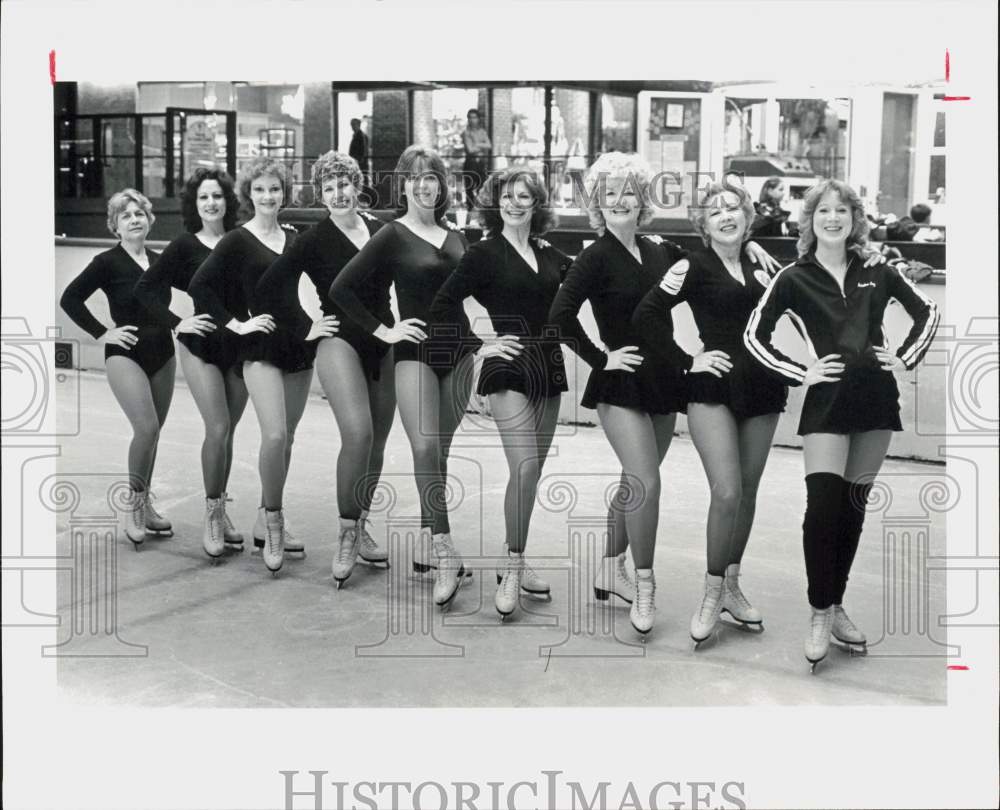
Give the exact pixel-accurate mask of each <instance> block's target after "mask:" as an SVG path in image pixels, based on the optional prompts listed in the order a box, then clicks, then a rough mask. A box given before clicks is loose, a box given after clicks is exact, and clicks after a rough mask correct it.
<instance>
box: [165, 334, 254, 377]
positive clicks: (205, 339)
mask: <svg viewBox="0 0 1000 810" xmlns="http://www.w3.org/2000/svg"><path fill="white" fill-rule="evenodd" d="M177 340H178V341H179V342H180V343H182V344H183V345H184V348H186V349H187V350H188V351H189V352H191V354H193V355H194V356H195V357H197V358H198V359H199V360H201V361H202V362H204V363H211V364H212V365H213V366H218V368H219V369H220V370H221V371H222V373H223V374H225V373H226V372H227V371H229V369H231V368H232V367H233V366H236V368H237V371H238V372H240V373H242V370H241V368H240V366H239V365H238V363H237V360H238V359H239V350H240V336H239V335H237V334H236V333H235V332H233V331H232V330H231V329H227V328H226V327H224V326H223V327H221V328H219V327H216V329H215V331H214V332H212V333H211V334H208V335H192V334H188V333H182V334H180V335H178V336H177Z"/></svg>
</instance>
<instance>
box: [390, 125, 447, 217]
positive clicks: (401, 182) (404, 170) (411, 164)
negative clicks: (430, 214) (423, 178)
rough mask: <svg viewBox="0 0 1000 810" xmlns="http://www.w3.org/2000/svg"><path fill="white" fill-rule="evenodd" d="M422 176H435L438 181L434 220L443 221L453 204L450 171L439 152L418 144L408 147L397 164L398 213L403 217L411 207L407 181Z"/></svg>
mask: <svg viewBox="0 0 1000 810" xmlns="http://www.w3.org/2000/svg"><path fill="white" fill-rule="evenodd" d="M422 174H433V175H434V176H435V177H436V178H437V179H438V184H439V186H440V188H439V190H438V198H437V201H436V202H435V204H434V219H436V220H438V221H441V220H442V219H444V215H445V214H447V213H448V207H449V205H450V203H451V193H450V192H449V190H448V171H447V169H445V166H444V161H443V160H441V157H440V155H438V153H437V152H435V151H434V150H433V149H426V148H424V147H423V146H418V145H417V144H413V145H412V146H407V147H406V149H404V150H403V154H401V155H400V156H399V161H398V162H397V163H396V169H395V172H394V175H395V183H396V188H395V192H396V199H397V200H398V201H399V204H398V205H397V206H396V213H397V214H398V215H399V216H402V215H403V214H405V213H406V211H407V209H408V207H409V204H408V202H407V199H406V191H405V184H406V181H407V180H409V179H411V178H415V177H419V176H420V175H422Z"/></svg>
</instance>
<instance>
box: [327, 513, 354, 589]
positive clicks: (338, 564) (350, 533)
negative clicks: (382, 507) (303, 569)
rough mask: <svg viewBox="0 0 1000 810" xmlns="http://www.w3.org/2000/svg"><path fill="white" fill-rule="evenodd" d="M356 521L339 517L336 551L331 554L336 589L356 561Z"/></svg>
mask: <svg viewBox="0 0 1000 810" xmlns="http://www.w3.org/2000/svg"><path fill="white" fill-rule="evenodd" d="M358 525H359V523H358V521H356V520H345V519H344V518H341V519H340V538H339V539H338V540H337V551H336V553H335V554H334V555H333V565H332V566H331V567H332V570H333V578H334V580H335V581H336V583H337V590H338V591H339V590H340V589H341V587H343V585H344V583H345V582H346V581H347V579H348V578H349V577H350V576H351V572H352V571H353V570H354V564H355V563H356V562H357V561H358V541H359V537H358Z"/></svg>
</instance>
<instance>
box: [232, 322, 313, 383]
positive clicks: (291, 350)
mask: <svg viewBox="0 0 1000 810" xmlns="http://www.w3.org/2000/svg"><path fill="white" fill-rule="evenodd" d="M315 358H316V341H315V340H299V339H298V338H297V337H295V335H293V334H292V333H291V332H290V331H289V330H287V329H278V330H277V331H276V332H273V333H271V334H266V333H264V332H253V333H251V334H249V335H243V336H242V340H241V341H240V344H239V359H240V361H241V362H244V363H250V362H254V361H262V362H264V363H270V364H271V365H272V366H276V367H277V368H280V369H281V370H282V371H283V372H285V373H286V374H294V373H296V372H299V371H307V370H308V369H311V368H312V367H313V360H315Z"/></svg>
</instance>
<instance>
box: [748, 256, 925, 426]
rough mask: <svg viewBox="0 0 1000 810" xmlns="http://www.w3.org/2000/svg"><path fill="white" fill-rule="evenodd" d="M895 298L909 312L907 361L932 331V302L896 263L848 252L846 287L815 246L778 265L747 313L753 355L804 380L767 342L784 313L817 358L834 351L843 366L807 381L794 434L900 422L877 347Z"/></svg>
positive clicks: (786, 376) (883, 342) (791, 378)
mask: <svg viewBox="0 0 1000 810" xmlns="http://www.w3.org/2000/svg"><path fill="white" fill-rule="evenodd" d="M893 298H895V299H896V300H897V301H899V303H901V304H902V305H903V307H904V308H905V309H906V312H907V313H908V314H909V316H910V317H911V318H913V327H912V328H911V329H910V333H909V334H908V335H907V337H906V340H904V341H903V345H902V346H900V347H899V349H898V350H897V351H896V356H897V357H899V358H900V359H902V361H903V363H904V365H905V366H906V368H908V369H912V368H914V367H915V366H916V365H917V363H919V362H920V360H921V358H922V357H923V356H924V353H925V352H926V351H927V348H928V346H930V344H931V341H932V340H933V339H934V334H935V332H936V331H937V326H938V320H939V317H940V316H939V314H938V309H937V305H936V304H935V303H934V302H933V301H932V300H931V299H930V298H928V297H927V296H925V295H924V294H923V293H921V292H920V290H918V289H917V288H916V287H915V286H914V285H913V284H911V283H910V281H909V280H908V279H907V278H906V277H905V276H903V275H902V274H901V273H899V272H898V271H897V270H896V269H895V268H893V267H890V266H889V265H887V264H879V265H876V266H874V267H864V259H863V258H862V257H860V256H858V255H857V254H856V253H850V254H849V257H848V263H847V274H846V276H845V278H844V289H843V292H841V289H840V286H839V285H838V284H837V281H836V280H835V279H834V278H833V276H832V275H831V274H830V273H829V271H827V270H826V269H825V268H824V267H823V265H821V264H820V263H819V262H818V261H817V260H816V257H815V254H809V255H807V256H804V257H802V258H800V259H799V260H798V261H797V262H795V264H792V265H789V266H788V267H786V268H785V269H784V270H782V271H781V272H779V273H778V274H777V275H776V276H775V277H774V280H773V281H772V282H771V286H770V287H768V289H767V292H765V293H764V295H763V297H762V298H761V299H760V303H758V304H757V307H756V308H755V309H754V311H753V313H752V314H751V315H750V321H749V323H748V324H747V328H746V330H745V332H744V335H743V339H744V342H745V344H746V346H747V349H748V350H749V351H750V354H751V355H752V356H753V357H754V359H755V360H756V361H757V362H759V363H760V364H761V366H762V367H763V368H764V369H766V370H767V371H768V373H771V374H774V375H775V376H776V377H777V378H778V379H781V380H783V381H784V382H787V384H788V385H801V384H802V383H803V381H804V379H805V374H806V367H805V366H803V365H802V364H801V363H796V362H795V361H794V360H792V359H791V358H789V357H787V356H785V355H784V354H782V353H781V352H780V351H778V350H777V349H776V348H774V346H773V345H772V344H771V334H772V333H773V332H774V326H775V324H776V323H777V321H778V319H779V318H780V317H781V316H782V315H784V314H785V313H787V314H788V316H789V317H790V318H791V319H792V322H793V323H794V324H795V325H796V327H797V328H798V330H799V333H800V334H801V335H802V337H803V338H804V339H805V341H806V344H807V346H808V349H809V353H810V354H811V355H812V356H813V357H816V358H819V357H825V356H826V355H828V354H839V355H840V362H842V363H843V364H844V366H845V368H844V371H843V373H842V374H841V375H840V380H839V381H838V382H834V383H817V384H815V385H811V386H810V387H809V391H808V392H807V393H806V398H805V401H804V402H803V404H802V417H801V419H800V421H799V434H800V435H805V434H807V433H855V432H861V431H868V430H902V425H901V423H900V421H899V388H898V387H897V385H896V378H895V377H894V376H893V373H892V372H891V371H884V370H883V369H882V367H881V365H880V364H879V361H878V358H877V356H876V355H875V348H876V347H878V348H883V347H885V348H887V347H888V341H887V338H886V334H885V331H884V330H883V328H882V320H883V316H884V314H885V308H886V306H888V304H889V301H890V299H893Z"/></svg>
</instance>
